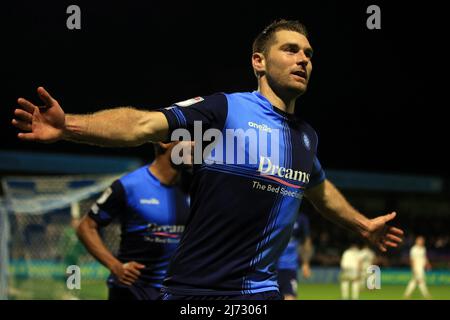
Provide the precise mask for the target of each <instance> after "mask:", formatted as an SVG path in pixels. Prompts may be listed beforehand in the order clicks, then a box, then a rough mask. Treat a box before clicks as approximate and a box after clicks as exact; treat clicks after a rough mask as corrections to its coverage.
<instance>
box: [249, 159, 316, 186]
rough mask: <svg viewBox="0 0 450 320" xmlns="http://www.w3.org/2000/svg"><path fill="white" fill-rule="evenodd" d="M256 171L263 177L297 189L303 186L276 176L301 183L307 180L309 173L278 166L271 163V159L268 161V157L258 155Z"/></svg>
mask: <svg viewBox="0 0 450 320" xmlns="http://www.w3.org/2000/svg"><path fill="white" fill-rule="evenodd" d="M258 171H259V172H260V173H261V175H263V176H264V177H266V178H269V179H272V180H275V181H277V182H279V183H281V184H284V185H286V186H288V187H292V188H297V189H299V188H303V187H301V186H298V185H295V184H292V183H289V182H286V181H284V180H282V179H279V178H277V177H280V178H285V179H289V180H295V181H300V182H303V183H308V182H309V173H306V172H303V171H298V170H292V169H289V168H284V167H280V166H278V165H276V164H272V161H270V159H269V158H267V157H260V161H259V167H258Z"/></svg>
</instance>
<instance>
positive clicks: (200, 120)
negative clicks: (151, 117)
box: [158, 93, 228, 140]
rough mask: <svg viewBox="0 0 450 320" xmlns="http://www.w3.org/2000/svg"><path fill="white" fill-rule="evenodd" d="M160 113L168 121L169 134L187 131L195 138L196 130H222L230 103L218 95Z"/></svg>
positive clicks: (184, 102)
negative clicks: (180, 130) (178, 130)
mask: <svg viewBox="0 0 450 320" xmlns="http://www.w3.org/2000/svg"><path fill="white" fill-rule="evenodd" d="M158 111H160V112H161V114H163V115H164V116H165V117H166V119H167V122H168V134H170V135H172V133H173V131H175V130H176V129H186V130H187V131H188V132H189V134H190V136H191V137H193V136H194V131H195V129H196V128H199V129H200V128H201V131H202V132H204V131H205V130H208V129H211V128H214V129H219V130H222V129H223V127H224V125H225V121H226V118H227V114H228V102H227V98H226V96H225V95H224V94H219V93H218V94H214V95H211V96H207V97H196V98H192V99H188V100H185V101H181V102H177V103H175V104H173V105H172V106H170V107H168V108H164V109H159V110H158ZM174 140H178V137H174Z"/></svg>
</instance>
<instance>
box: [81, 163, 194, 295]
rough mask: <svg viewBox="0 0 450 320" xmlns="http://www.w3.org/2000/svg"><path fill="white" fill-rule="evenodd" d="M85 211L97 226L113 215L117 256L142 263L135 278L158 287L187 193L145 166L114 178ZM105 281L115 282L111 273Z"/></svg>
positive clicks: (183, 216)
mask: <svg viewBox="0 0 450 320" xmlns="http://www.w3.org/2000/svg"><path fill="white" fill-rule="evenodd" d="M88 214H89V216H90V217H91V218H92V219H94V220H95V221H96V222H97V223H98V224H99V226H105V225H107V224H109V223H110V222H111V221H112V220H113V219H115V218H117V219H118V220H119V221H120V224H121V240H120V248H119V251H118V253H117V258H118V259H119V260H120V261H121V262H124V263H125V262H128V261H136V262H139V263H141V264H144V265H145V268H144V269H142V270H141V276H140V278H139V280H138V281H141V282H143V283H144V284H145V285H149V286H153V287H157V288H159V287H161V285H162V281H163V279H164V277H165V275H166V271H167V267H168V264H169V260H170V258H171V256H172V255H173V253H174V252H175V249H176V247H177V246H178V244H179V242H180V238H181V234H182V232H183V231H184V228H185V224H186V221H187V218H188V215H189V205H188V196H187V195H186V194H184V193H183V192H182V191H181V190H180V189H179V188H178V187H177V186H167V185H164V184H162V183H161V182H160V181H159V180H158V179H157V178H156V177H155V176H154V175H153V174H152V173H151V172H150V170H149V167H148V166H145V167H141V168H139V169H137V170H136V171H133V172H131V173H129V174H127V175H125V176H123V177H121V178H120V179H119V180H116V181H114V182H113V183H112V185H111V187H110V188H108V189H107V190H106V191H105V192H104V193H103V195H102V196H101V197H100V198H99V199H98V200H97V202H96V203H95V204H94V205H93V206H92V208H91V210H90V211H89V213H88ZM108 282H109V283H110V284H112V283H116V284H118V283H117V281H116V279H115V277H114V276H111V277H110V279H109V280H108Z"/></svg>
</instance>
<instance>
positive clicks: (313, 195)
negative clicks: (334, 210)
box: [305, 179, 329, 206]
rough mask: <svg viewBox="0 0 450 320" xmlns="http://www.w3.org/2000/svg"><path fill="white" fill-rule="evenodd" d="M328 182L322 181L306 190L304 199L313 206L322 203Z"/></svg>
mask: <svg viewBox="0 0 450 320" xmlns="http://www.w3.org/2000/svg"><path fill="white" fill-rule="evenodd" d="M328 184H329V181H328V180H327V179H325V180H323V181H322V182H321V183H319V184H317V185H315V186H313V187H310V188H307V189H306V190H305V197H306V198H307V199H308V200H309V201H310V202H311V203H312V204H313V205H315V206H317V205H318V204H320V203H322V202H323V201H325V199H326V192H327V190H326V189H327V185H328Z"/></svg>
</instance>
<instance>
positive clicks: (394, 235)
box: [365, 212, 403, 252]
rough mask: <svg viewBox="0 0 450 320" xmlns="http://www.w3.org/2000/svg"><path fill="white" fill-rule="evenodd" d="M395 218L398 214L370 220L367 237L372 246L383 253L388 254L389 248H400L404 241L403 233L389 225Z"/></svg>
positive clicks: (392, 213) (393, 213)
mask: <svg viewBox="0 0 450 320" xmlns="http://www.w3.org/2000/svg"><path fill="white" fill-rule="evenodd" d="M395 216H396V213H395V212H391V213H389V214H387V215H384V216H380V217H377V218H374V219H371V220H370V223H369V227H368V232H367V234H366V235H365V236H366V238H367V239H368V240H369V242H370V243H372V245H374V246H375V247H377V248H378V249H379V250H381V251H382V252H386V251H387V249H388V248H396V247H398V245H399V244H400V243H402V241H403V231H402V230H400V229H398V228H395V227H392V226H389V225H387V223H388V222H389V221H391V220H392V219H394V218H395Z"/></svg>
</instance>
